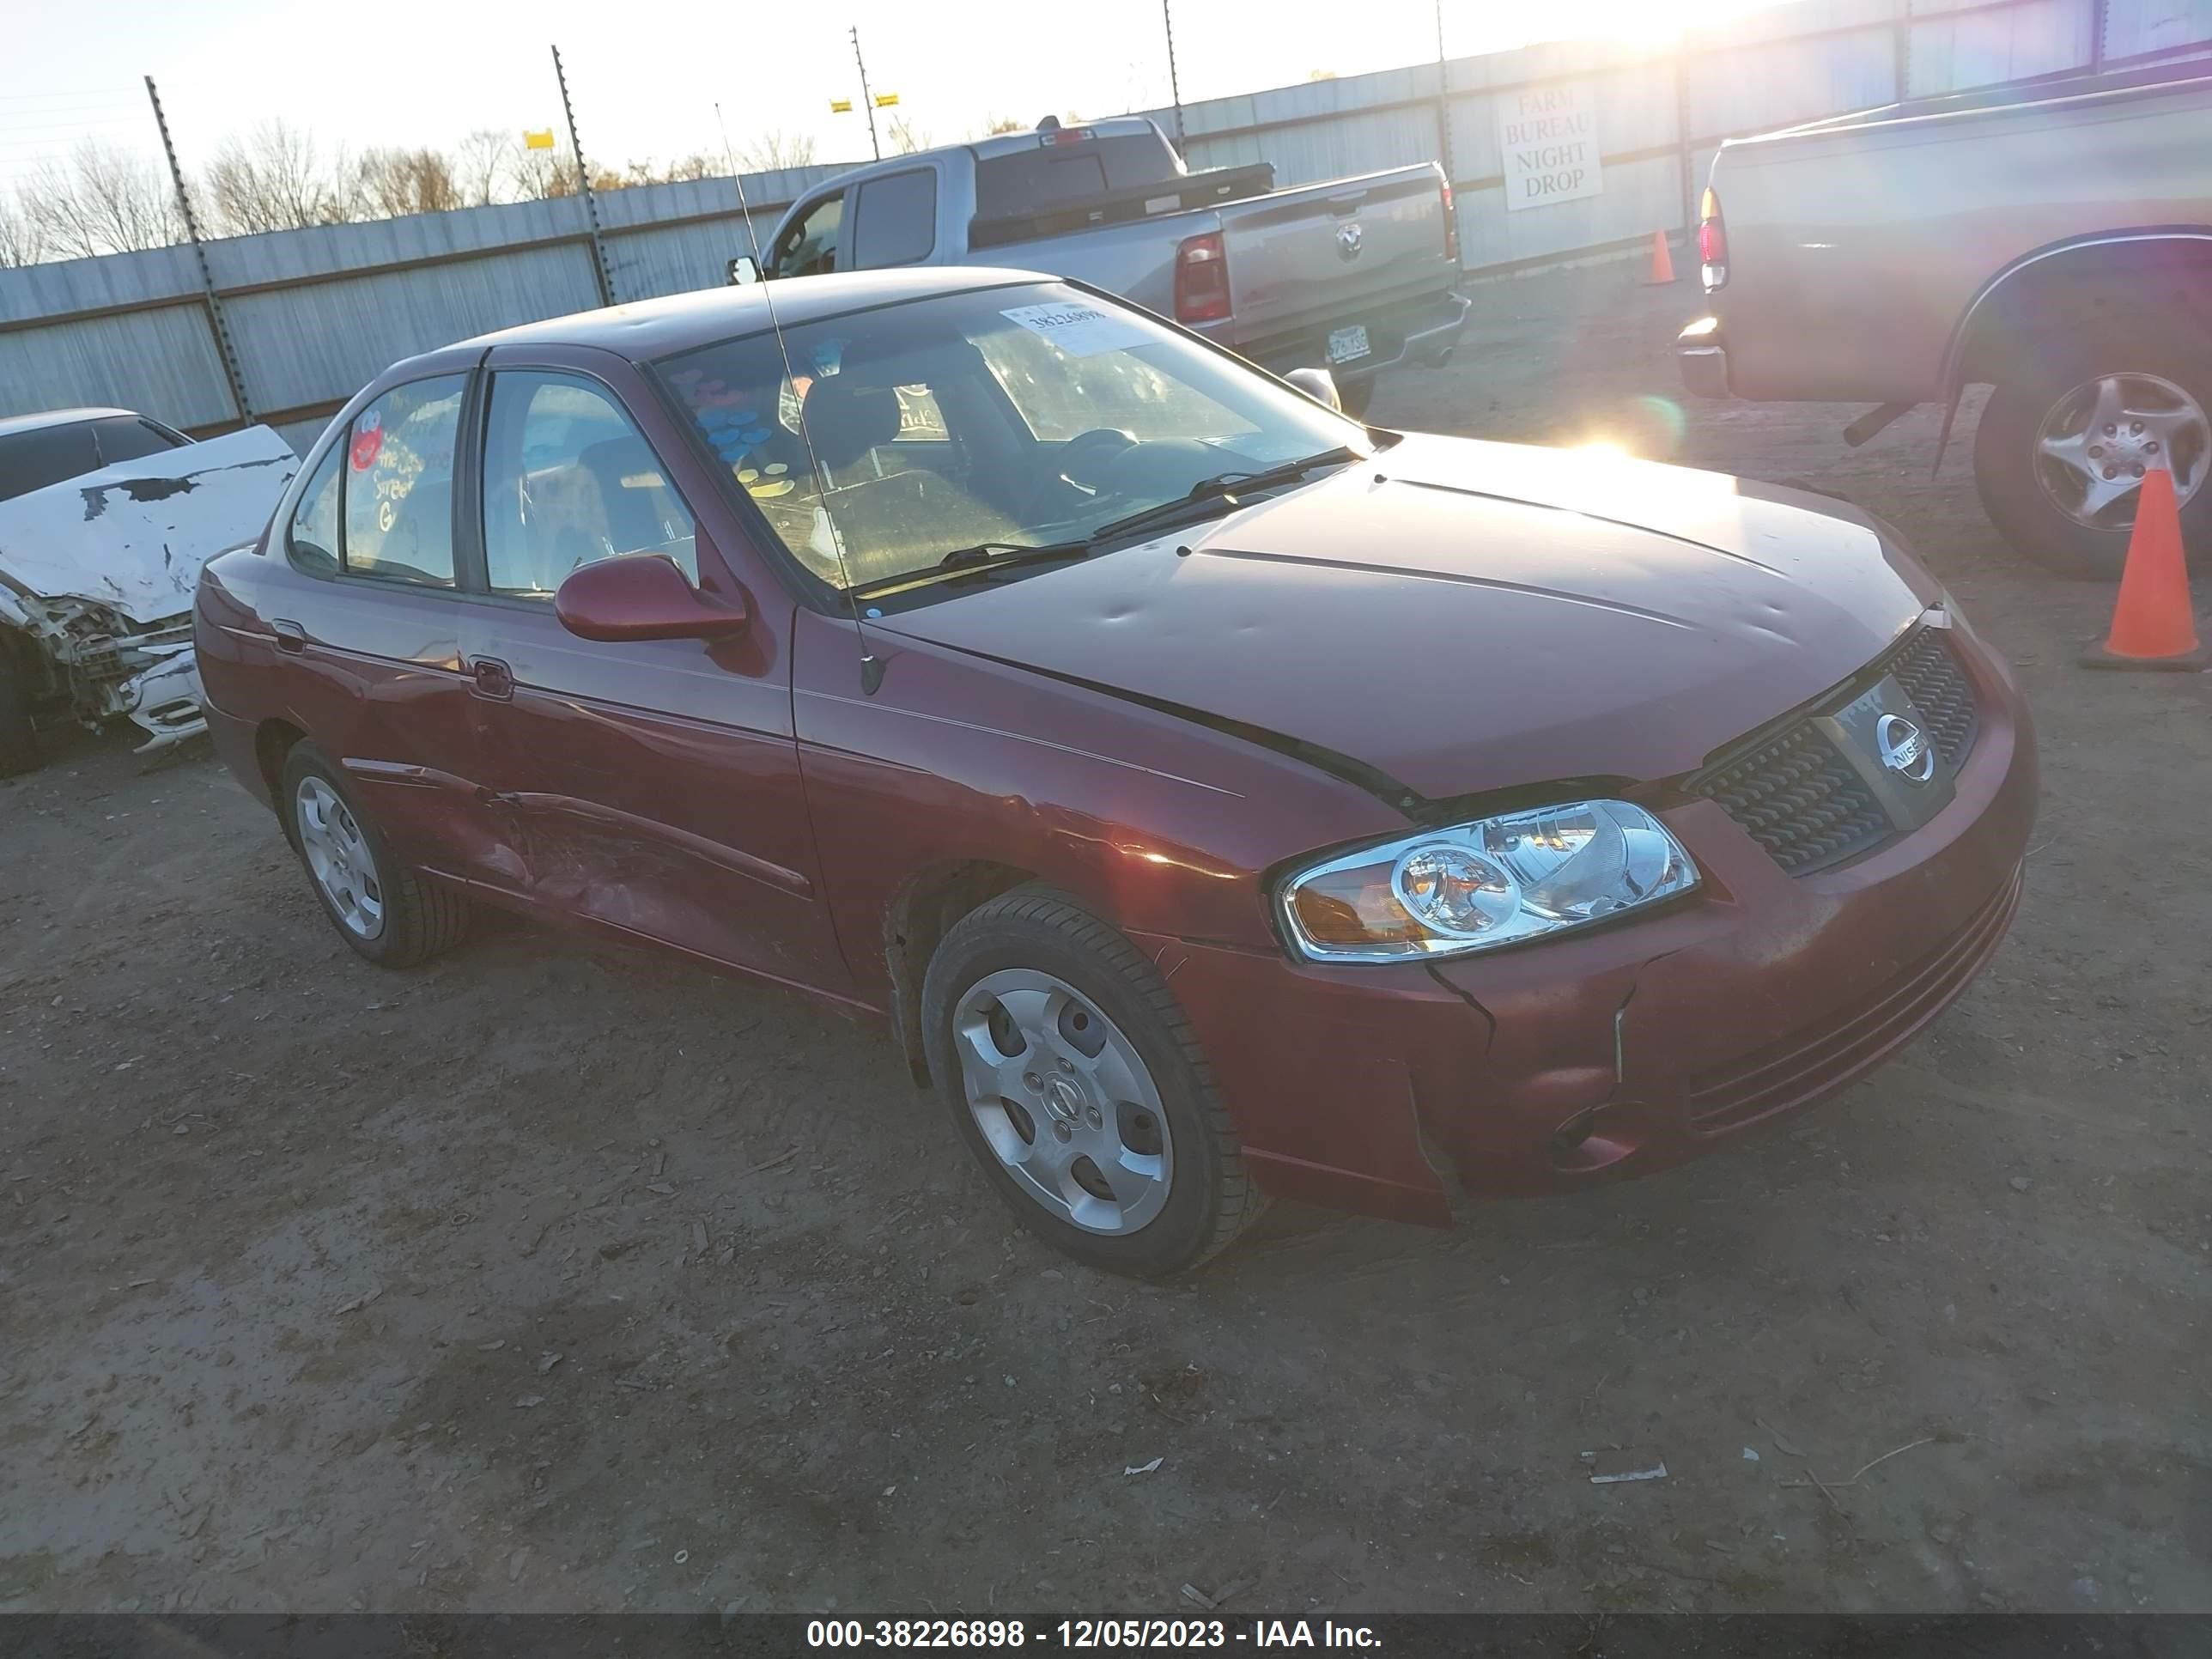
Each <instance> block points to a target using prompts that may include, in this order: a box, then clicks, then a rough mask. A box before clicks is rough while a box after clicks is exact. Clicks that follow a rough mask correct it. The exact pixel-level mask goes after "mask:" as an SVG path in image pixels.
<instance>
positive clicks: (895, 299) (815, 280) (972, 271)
mask: <svg viewBox="0 0 2212 1659" xmlns="http://www.w3.org/2000/svg"><path fill="white" fill-rule="evenodd" d="M1059 280H1060V279H1059V278H1058V277H1054V276H1042V275H1040V274H1039V273H1037V272H1035V271H1028V270H1008V269H1006V268H1004V267H1001V266H995V265H921V266H908V267H905V268H903V269H898V270H850V271H836V272H833V273H831V274H829V275H828V276H784V277H779V278H777V279H776V280H775V282H774V283H746V284H745V285H744V286H743V287H737V286H732V287H728V288H710V289H699V290H697V291H696V292H695V293H691V294H676V295H669V296H668V297H667V298H665V299H659V300H640V301H635V302H633V303H630V304H627V305H618V306H610V307H606V308H605V310H602V311H580V312H577V313H574V315H573V316H568V317H553V318H549V319H546V320H545V321H544V322H542V323H524V324H522V325H520V327H516V328H505V329H501V330H500V331H498V332H496V333H493V334H482V335H478V336H477V337H476V338H474V339H472V340H464V341H462V342H460V343H459V347H460V348H468V349H489V348H490V347H493V346H506V345H580V346H598V347H599V348H601V349H604V350H607V351H612V352H617V353H618V354H620V355H621V356H624V357H628V358H629V359H631V360H632V361H633V362H651V361H652V360H653V359H654V358H657V357H665V356H668V355H669V354H670V353H671V352H676V351H687V350H690V349H694V348H696V347H698V346H704V345H712V344H714V343H715V342H717V341H720V340H727V339H732V338H734V337H737V336H738V335H741V334H750V333H754V332H757V331H759V330H761V329H764V328H766V327H768V326H769V305H770V304H771V302H772V303H773V304H774V306H775V321H777V322H779V323H781V324H782V325H784V326H785V327H787V328H791V327H795V326H797V325H800V324H804V323H814V322H819V321H821V320H822V319H824V318H826V317H835V316H837V315H839V314H841V313H844V312H848V311H860V310H865V309H866V308H868V307H874V306H881V305H896V304H898V303H900V302H901V301H908V300H921V299H927V298H928V297H930V296H931V295H939V294H958V293H963V292H966V291H968V290H970V289H984V288H1004V287H1006V286H1009V285H1011V284H1014V283H1051V282H1057V281H1059ZM771 289H772V290H773V292H772V293H771V292H770V290H771ZM453 349H457V348H453V347H448V348H446V349H445V350H441V351H440V352H438V353H436V354H435V355H436V356H446V355H447V352H449V351H452V350H453Z"/></svg>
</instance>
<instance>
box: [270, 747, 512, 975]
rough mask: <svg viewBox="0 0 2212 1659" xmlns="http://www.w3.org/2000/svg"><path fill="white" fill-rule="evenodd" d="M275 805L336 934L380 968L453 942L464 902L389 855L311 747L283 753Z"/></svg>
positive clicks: (408, 963) (464, 919) (464, 917)
mask: <svg viewBox="0 0 2212 1659" xmlns="http://www.w3.org/2000/svg"><path fill="white" fill-rule="evenodd" d="M278 803H279V809H280V810H281V811H283V814H284V833H285V836H286V838H287V839H289V841H290V842H291V843H292V848H293V850H294V851H295V852H296V853H298V854H299V855H300V862H301V864H303V865H305V866H307V884H308V885H309V886H310V887H312V888H313V889H314V893H315V897H316V898H317V899H318V900H319V902H321V904H322V907H323V914H324V915H326V916H328V917H329V918H330V919H331V926H332V927H335V928H337V930H338V937H339V938H341V939H344V940H345V942H346V943H347V944H348V945H351V946H353V948H354V949H355V950H356V951H358V952H360V953H361V954H362V956H364V957H367V958H368V960H369V961H371V962H373V963H376V964H377V965H378V966H379V967H380V968H412V967H413V966H415V964H416V963H420V962H427V961H428V960H429V958H431V957H435V956H436V955H437V954H438V953H439V952H440V951H445V950H447V949H448V948H450V947H451V946H452V945H454V944H456V943H457V942H458V941H459V939H460V937H461V934H462V933H463V932H464V931H465V929H466V927H467V926H468V916H469V910H468V901H467V900H465V899H464V898H462V897H461V896H459V894H457V893H453V892H450V891H448V890H446V889H445V888H442V887H440V886H438V885H437V884H435V883H433V882H430V881H427V880H425V879H424V878H422V877H421V876H420V875H418V874H416V872H414V871H412V870H410V869H409V868H408V867H407V866H405V865H404V864H402V863H400V862H399V860H398V859H396V858H395V857H393V856H392V849H391V848H389V847H388V846H387V845H386V843H385V840H384V837H383V836H382V835H381V834H380V832H379V831H378V829H377V828H376V826H375V825H374V823H371V822H370V821H369V819H368V816H367V815H366V814H365V813H363V812H362V810H361V807H360V805H359V803H357V802H356V800H355V799H354V797H353V792H352V790H351V789H350V788H349V787H348V785H347V784H346V782H345V781H344V779H343V776H342V775H340V772H339V769H338V768H337V767H336V766H334V765H332V764H331V762H330V761H329V759H328V758H326V757H325V756H324V754H323V752H322V751H321V750H319V749H317V748H316V747H315V746H314V745H313V744H307V743H301V744H295V745H294V746H293V749H292V751H291V752H290V753H289V755H287V756H286V757H284V773H283V783H282V787H281V791H280V793H279V795H278Z"/></svg>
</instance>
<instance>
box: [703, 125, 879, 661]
mask: <svg viewBox="0 0 2212 1659" xmlns="http://www.w3.org/2000/svg"><path fill="white" fill-rule="evenodd" d="M714 125H715V126H716V127H717V128H719V129H720V132H721V135H722V157H723V159H724V160H725V161H727V162H728V163H729V166H730V179H731V182H732V183H733V184H734V185H737V187H738V216H740V217H742V218H743V219H744V222H745V234H746V236H747V237H748V238H749V239H750V240H751V242H752V245H753V269H754V270H757V271H758V272H759V273H760V276H759V282H760V289H761V299H762V300H763V301H764V302H765V303H766V304H767V306H768V325H769V329H770V331H773V332H774V334H775V349H776V353H777V355H778V356H781V358H782V359H783V379H784V384H785V385H787V386H793V388H794V390H795V389H796V386H797V382H798V379H799V376H798V375H797V374H796V373H794V372H793V368H792V362H791V344H790V342H789V341H787V340H786V339H785V338H784V335H783V323H782V321H781V319H779V318H778V317H777V316H776V314H775V283H772V282H770V281H769V275H768V258H767V256H766V255H764V254H763V253H762V252H761V243H760V228H759V227H758V226H757V225H755V224H754V223H753V211H752V206H751V204H750V203H748V202H747V201H746V200H745V175H744V173H741V172H739V171H738V158H737V155H736V153H735V152H734V151H732V149H731V148H730V130H729V128H728V126H727V125H725V124H724V122H723V120H722V100H720V99H719V98H718V99H716V100H714ZM780 395H781V394H779V396H780ZM793 401H794V402H795V403H796V404H797V406H798V410H799V442H800V443H801V444H803V445H804V446H805V449H806V465H807V469H808V471H811V473H812V474H813V476H814V520H815V525H816V527H817V531H821V530H826V531H827V532H829V551H830V554H831V556H834V557H835V558H836V561H837V574H838V577H839V579H840V580H842V581H843V583H844V584H845V599H846V603H847V604H848V605H851V606H852V608H853V635H854V638H855V639H857V640H858V641H860V690H862V691H864V692H866V694H867V695H868V696H875V695H876V688H877V687H878V686H879V685H881V684H883V683H884V665H883V659H881V658H879V657H878V656H877V655H876V653H874V652H872V651H871V650H869V649H868V630H867V629H866V627H865V626H864V625H863V624H862V623H861V621H860V600H858V599H854V597H853V572H852V568H851V567H849V566H848V565H847V563H846V562H845V538H844V536H843V535H842V533H840V532H839V531H838V528H837V520H836V519H835V518H834V517H832V516H831V514H830V512H829V474H828V473H826V472H824V471H823V470H822V458H821V457H820V456H819V455H817V454H816V453H814V439H813V437H812V435H811V434H810V433H808V431H807V429H806V399H805V398H803V397H800V398H794V399H793ZM776 418H778V419H779V420H780V419H781V418H782V414H781V410H778V411H777V416H776Z"/></svg>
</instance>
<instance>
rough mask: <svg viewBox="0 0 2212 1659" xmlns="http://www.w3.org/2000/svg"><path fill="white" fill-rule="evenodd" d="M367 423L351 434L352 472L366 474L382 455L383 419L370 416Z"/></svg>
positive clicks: (378, 416)
mask: <svg viewBox="0 0 2212 1659" xmlns="http://www.w3.org/2000/svg"><path fill="white" fill-rule="evenodd" d="M368 422H369V423H368V425H367V426H365V427H363V428H362V429H361V430H360V431H358V432H356V433H355V434H354V435H353V470H354V471H356V472H366V471H368V469H369V468H371V467H372V466H374V465H376V458H377V457H378V456H379V455H381V454H382V453H384V417H383V416H380V415H371V416H369V417H368Z"/></svg>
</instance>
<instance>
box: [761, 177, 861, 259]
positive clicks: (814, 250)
mask: <svg viewBox="0 0 2212 1659" xmlns="http://www.w3.org/2000/svg"><path fill="white" fill-rule="evenodd" d="M844 222H845V197H844V196H843V195H842V193H841V194H839V195H836V196H831V197H825V198H824V199H823V200H822V201H820V202H817V203H816V204H814V206H813V207H812V208H811V209H809V210H807V214H806V216H805V218H803V219H801V220H799V222H798V223H796V224H794V225H793V226H792V227H791V228H790V229H788V230H787V231H785V232H784V233H783V234H782V235H781V236H779V237H777V238H776V239H775V247H774V248H772V249H771V250H769V265H770V267H771V268H772V269H773V270H775V274H776V275H777V276H821V275H822V274H823V272H824V271H829V270H836V269H837V233H838V231H839V229H840V228H842V226H843V224H844Z"/></svg>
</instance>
